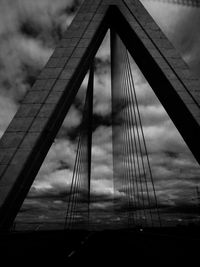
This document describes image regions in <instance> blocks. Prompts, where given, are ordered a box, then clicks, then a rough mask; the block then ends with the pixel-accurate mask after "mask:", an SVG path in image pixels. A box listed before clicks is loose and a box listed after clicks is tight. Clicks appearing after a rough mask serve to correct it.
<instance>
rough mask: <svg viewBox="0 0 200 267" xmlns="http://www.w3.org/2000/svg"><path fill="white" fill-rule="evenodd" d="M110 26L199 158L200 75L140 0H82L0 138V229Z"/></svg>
mask: <svg viewBox="0 0 200 267" xmlns="http://www.w3.org/2000/svg"><path fill="white" fill-rule="evenodd" d="M109 28H110V29H111V31H114V32H117V34H118V35H119V36H120V38H121V40H122V41H123V43H124V44H125V46H126V47H127V49H128V50H129V53H130V54H131V56H132V57H133V58H134V60H135V62H136V63H137V65H138V66H139V68H140V69H141V71H142V72H143V74H144V76H145V78H146V79H147V81H148V82H149V84H150V86H151V87H152V89H153V90H154V92H155V94H156V95H157V97H158V98H159V100H160V102H161V103H162V105H163V106H164V107H165V109H166V111H167V112H168V114H169V116H170V117H171V119H172V120H173V122H174V124H175V125H176V127H177V128H178V130H179V132H180V133H181V135H182V136H183V138H184V140H185V142H186V143H187V145H188V147H189V148H190V150H191V151H192V153H193V155H194V156H195V157H196V159H197V161H198V162H199V163H200V151H199V149H198V145H197V144H198V139H199V138H198V137H199V136H200V109H199V107H200V106H199V105H200V96H199V86H200V83H199V80H198V79H197V78H196V77H194V76H193V75H192V74H191V73H190V72H189V70H188V67H187V66H186V64H185V63H184V62H183V60H182V59H181V57H180V55H179V54H178V53H177V52H176V50H175V49H174V47H173V46H172V45H171V43H170V42H169V41H168V40H167V39H166V37H165V36H164V34H163V33H162V32H161V30H160V29H159V27H158V26H157V25H156V23H155V22H154V21H153V19H152V18H151V16H150V15H149V14H148V13H147V11H146V10H145V8H144V7H143V5H142V4H141V3H140V2H139V1H138V0H114V1H112V0H85V1H84V3H83V4H82V6H81V7H80V9H79V11H78V13H77V15H76V17H75V18H74V20H73V22H72V23H71V25H70V27H69V28H68V29H67V31H66V32H65V33H64V35H63V39H62V40H61V42H60V44H59V45H58V46H57V47H56V49H55V51H54V52H53V54H52V56H51V58H50V59H49V61H48V63H47V64H46V66H45V67H44V69H43V70H42V71H41V73H40V75H39V76H38V78H37V80H36V82H35V83H34V85H33V87H32V88H31V89H30V90H29V91H28V93H27V94H26V96H25V98H24V100H23V102H22V104H21V106H20V108H19V110H18V112H17V114H16V115H15V117H14V119H13V120H12V122H11V123H10V125H9V126H8V128H7V130H6V132H5V133H4V135H3V137H2V139H1V141H0V176H1V178H0V228H2V229H9V228H10V226H11V225H12V222H13V220H14V218H15V216H16V214H17V212H18V210H19V209H20V206H21V204H22V202H23V200H24V198H25V196H26V194H27V192H28V191H29V189H30V186H31V184H32V183H33V181H34V178H35V176H36V174H37V172H38V170H39V168H40V166H41V164H42V162H43V160H44V158H45V156H46V154H47V152H48V150H49V148H50V146H51V144H52V142H53V140H54V138H55V136H56V134H57V132H58V130H59V128H60V126H61V125H62V122H63V120H64V118H65V116H66V114H67V112H68V110H69V108H70V106H71V104H72V102H73V99H74V98H75V96H76V94H77V92H78V89H79V87H80V85H81V83H82V80H83V78H84V77H85V75H86V73H87V71H88V69H89V68H90V66H91V63H92V61H93V58H94V56H95V54H96V52H97V50H98V48H99V46H100V44H101V42H102V40H103V38H104V36H105V33H106V31H107V30H108V29H109Z"/></svg>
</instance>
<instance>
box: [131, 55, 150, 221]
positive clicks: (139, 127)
mask: <svg viewBox="0 0 200 267" xmlns="http://www.w3.org/2000/svg"><path fill="white" fill-rule="evenodd" d="M126 58H127V66H128V73H129V82H130V98H131V101H132V105H131V106H132V110H133V112H134V117H135V123H136V130H137V137H138V148H139V153H140V159H141V160H140V162H141V165H142V171H143V176H144V180H145V189H146V193H147V201H148V205H149V211H150V219H151V223H152V226H153V217H152V213H151V208H150V207H151V203H150V197H149V189H148V185H147V175H146V170H145V164H144V158H143V152H142V144H141V140H140V133H139V129H141V128H142V124H141V121H139V122H138V120H139V116H140V112H139V108H137V109H136V108H135V106H136V100H135V99H136V94H135V95H134V96H135V98H134V97H133V90H135V88H134V84H133V82H132V81H133V77H132V73H131V67H130V62H129V61H128V59H129V58H128V53H127V54H126ZM132 89H133V90H132ZM143 142H144V140H143ZM144 208H145V209H146V208H147V207H144Z"/></svg>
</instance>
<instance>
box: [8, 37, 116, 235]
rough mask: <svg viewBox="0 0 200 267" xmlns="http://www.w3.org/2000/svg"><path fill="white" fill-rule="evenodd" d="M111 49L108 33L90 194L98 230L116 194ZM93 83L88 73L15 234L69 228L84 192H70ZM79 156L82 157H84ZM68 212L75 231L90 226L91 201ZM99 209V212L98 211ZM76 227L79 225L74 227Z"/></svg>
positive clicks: (98, 63) (99, 77)
mask: <svg viewBox="0 0 200 267" xmlns="http://www.w3.org/2000/svg"><path fill="white" fill-rule="evenodd" d="M109 46H110V44H109V32H108V33H107V34H106V36H105V38H104V41H103V43H102V45H101V46H100V48H99V50H98V52H97V54H96V57H95V61H94V70H95V72H94V97H93V136H92V164H91V165H92V166H91V176H92V179H91V194H90V195H91V196H90V202H91V204H90V217H91V219H90V220H91V221H93V222H94V223H93V225H94V227H95V225H96V223H97V224H98V225H101V223H102V221H103V220H104V219H105V214H109V213H108V212H105V213H104V212H103V210H104V208H103V207H104V205H106V206H107V205H109V206H111V202H112V197H113V193H112V192H111V191H113V182H112V177H110V175H112V145H111V116H110V112H111V105H110V101H111V91H110V53H109ZM88 79H89V72H88V73H87V75H86V77H85V79H84V80H83V82H82V85H81V87H80V89H79V91H78V94H77V96H76V98H75V100H74V102H73V104H72V106H71V108H70V110H69V112H68V114H67V116H66V118H65V120H64V122H63V124H62V126H61V128H60V130H59V132H58V134H57V136H56V138H55V140H54V143H53V144H52V146H51V148H50V150H49V152H48V154H47V156H46V158H45V160H44V162H43V164H42V166H41V168H40V171H39V172H38V174H37V176H36V178H35V181H34V183H33V185H32V187H31V188H30V191H29V193H28V195H27V197H26V199H25V200H24V203H23V205H22V206H21V209H20V211H19V213H18V215H17V217H16V219H15V223H14V226H13V228H14V230H16V231H18V230H19V231H26V230H50V229H65V224H66V214H67V209H68V204H69V201H70V197H71V198H74V197H77V195H78V194H80V192H79V193H78V192H72V193H70V190H71V183H72V177H73V172H74V168H75V160H76V156H77V149H78V139H79V134H80V129H81V122H82V119H83V116H84V114H83V113H84V105H85V99H86V91H87V85H88ZM83 150H84V146H83V148H82V150H81V153H82V154H84V153H85V152H83ZM79 157H81V156H80V155H79ZM83 160H84V159H82V161H83ZM81 164H82V165H81ZM84 164H85V163H83V162H82V163H80V166H79V167H78V168H79V170H78V173H79V174H78V175H79V176H81V174H80V170H81V168H83V165H84ZM81 166H82V167H81ZM108 170H109V171H108ZM106 172H109V173H106ZM108 176H109V179H108ZM77 177H78V176H77ZM80 178H82V179H83V177H79V178H77V179H79V181H77V183H80ZM79 189H81V188H79ZM82 189H84V188H82ZM110 192H111V195H110ZM70 194H71V195H70ZM71 201H72V200H71ZM73 205H74V204H73ZM75 206H76V207H75ZM69 209H70V210H71V212H72V210H73V212H74V214H73V216H74V218H73V222H71V223H72V225H73V226H72V227H76V228H84V227H85V224H87V218H86V217H87V203H85V200H84V199H82V198H81V196H80V195H79V196H78V197H77V200H76V204H75V205H74V206H73V207H72V206H70V207H69ZM96 210H98V211H99V212H96ZM102 213H104V215H102ZM92 218H93V219H92ZM73 223H74V224H73ZM75 224H76V226H74V225H75Z"/></svg>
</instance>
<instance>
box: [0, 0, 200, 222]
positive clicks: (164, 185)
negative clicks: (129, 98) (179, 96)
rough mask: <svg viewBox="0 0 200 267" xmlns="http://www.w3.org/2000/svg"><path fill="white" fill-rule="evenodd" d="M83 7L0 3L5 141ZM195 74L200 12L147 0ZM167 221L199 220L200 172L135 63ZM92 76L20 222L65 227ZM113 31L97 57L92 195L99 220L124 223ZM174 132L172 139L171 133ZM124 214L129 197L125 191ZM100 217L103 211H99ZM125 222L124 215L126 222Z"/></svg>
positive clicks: (68, 2) (63, 0)
mask: <svg viewBox="0 0 200 267" xmlns="http://www.w3.org/2000/svg"><path fill="white" fill-rule="evenodd" d="M80 2H81V1H78V0H77V1H75V0H57V1H53V0H35V1H32V0H0V22H1V23H0V110H1V113H0V135H2V134H3V132H4V131H5V129H6V127H7V126H8V124H9V122H10V121H11V119H12V117H13V116H14V114H15V113H16V111H17V109H18V107H19V105H20V102H21V100H22V99H23V96H24V94H25V93H26V91H27V90H28V89H29V88H30V87H31V85H32V84H33V82H34V80H35V78H36V76H37V74H38V73H39V71H40V70H41V69H42V67H43V66H44V65H45V63H46V62H47V61H48V58H49V57H50V55H51V54H52V52H53V48H54V47H55V46H56V45H57V44H58V42H59V39H60V38H61V36H62V33H63V32H64V31H65V30H66V29H67V27H68V25H69V24H70V22H71V21H72V19H73V17H74V14H75V12H76V10H77V7H78V6H79V4H80ZM142 3H143V4H144V6H145V7H146V8H147V10H148V11H149V13H150V14H151V15H152V16H153V18H154V19H155V20H156V22H157V23H158V24H159V26H160V27H161V28H162V30H163V31H164V33H165V34H166V35H167V37H168V38H169V39H170V41H171V42H172V43H173V45H174V46H175V47H176V48H177V49H178V50H179V52H180V53H181V55H182V57H183V59H184V60H185V61H186V62H187V64H188V65H189V67H190V69H191V71H192V72H194V73H196V74H197V75H200V30H199V23H200V8H194V7H188V6H181V5H174V4H170V3H164V2H161V1H151V0H148V1H147V0H142ZM131 63H132V64H131V65H132V73H133V77H134V82H135V88H136V92H137V96H138V101H139V108H140V112H141V117H142V122H143V127H144V133H145V137H146V142H147V147H148V151H149V154H150V162H151V166H152V172H153V176H154V182H155V187H156V191H157V198H158V203H159V206H160V212H161V216H163V220H164V221H165V222H166V221H167V222H170V221H172V222H173V223H175V224H176V223H179V222H181V221H182V222H185V221H188V220H189V221H192V220H194V219H198V208H199V207H198V205H197V204H198V202H197V199H196V186H197V185H198V184H199V178H200V177H199V176H200V171H199V166H198V165H197V163H196V161H195V159H194V158H193V156H192V155H191V153H190V151H189V150H188V148H187V147H186V145H185V144H184V141H183V139H182V138H181V136H180V135H179V133H178V131H177V130H176V128H175V127H174V125H173V124H172V122H171V120H170V118H169V117H168V115H167V113H166V112H165V110H164V109H163V108H162V106H161V104H160V103H159V101H158V100H157V98H156V96H155V95H154V93H153V91H152V89H151V88H150V86H149V85H148V83H147V82H146V80H145V78H144V77H143V75H142V74H141V72H140V70H139V69H138V68H137V66H136V65H135V63H134V61H131ZM87 79H88V77H87V76H86V78H85V80H84V81H83V84H82V86H81V90H80V92H79V93H78V95H77V97H76V99H75V101H74V103H73V105H72V107H71V109H70V111H69V114H68V116H67V117H66V119H65V121H64V122H63V126H62V128H61V129H60V131H59V133H58V135H57V137H56V139H55V143H54V144H53V145H52V147H51V149H50V151H49V153H48V156H47V158H46V160H45V162H44V163H43V165H42V167H41V169H40V171H39V173H38V176H37V178H36V180H35V182H34V184H33V186H32V187H31V190H30V192H29V195H28V197H27V199H26V200H25V202H24V205H23V206H22V208H21V212H20V214H19V215H18V217H17V221H19V222H29V223H30V222H33V223H36V222H39V223H43V222H55V221H59V222H61V223H62V222H63V220H64V217H65V213H66V201H67V193H68V192H69V189H70V183H71V179H72V173H73V167H74V160H75V155H76V146H77V137H78V136H77V128H78V126H79V125H80V122H81V118H82V109H83V105H84V103H83V99H84V95H85V88H86V86H87ZM110 87H111V86H110V54H109V33H108V34H107V36H106V37H105V39H104V42H103V44H102V46H101V48H100V49H99V51H98V54H97V56H96V68H95V91H94V116H95V127H94V132H93V147H92V156H93V159H92V184H91V192H92V197H93V203H92V205H91V210H93V211H94V214H95V220H96V222H101V221H102V220H104V221H105V218H107V220H106V221H107V222H109V223H110V222H112V221H115V222H118V221H120V220H123V219H122V217H123V215H119V216H115V217H113V216H111V213H112V211H113V201H112V200H113V192H114V190H113V180H112V177H113V168H112V166H113V165H112V164H113V162H112V142H111V137H112V128H111V116H110V114H111V105H110V100H111V92H110ZM166 133H167V134H166ZM118 197H119V199H120V201H121V202H120V203H121V204H118V205H121V209H120V207H119V210H123V209H122V207H123V194H122V193H121V194H120V192H118ZM97 211H98V212H97ZM120 216H121V217H120Z"/></svg>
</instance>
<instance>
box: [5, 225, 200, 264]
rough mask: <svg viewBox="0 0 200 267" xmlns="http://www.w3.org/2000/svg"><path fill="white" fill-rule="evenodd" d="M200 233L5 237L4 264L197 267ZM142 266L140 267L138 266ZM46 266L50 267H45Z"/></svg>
mask: <svg viewBox="0 0 200 267" xmlns="http://www.w3.org/2000/svg"><path fill="white" fill-rule="evenodd" d="M199 241H200V231H199V229H197V230H196V231H195V230H194V229H184V228H180V229H167V228H165V229H162V230H161V229H160V230H159V229H148V230H146V229H145V230H143V231H140V230H139V229H138V230H132V231H128V230H113V231H112V230H105V231H98V232H87V231H74V232H63V231H53V232H48V231H46V232H34V233H33V232H32V233H23V234H22V233H15V234H2V235H1V241H0V251H1V260H6V262H7V263H10V262H12V263H13V262H14V263H15V264H16V263H20V264H22V263H25V264H29V263H35V264H36V263H37V264H38V263H41V262H43V263H45V264H47V263H52V262H55V263H56V264H58V265H57V266H61V265H59V264H63V263H66V264H67V265H66V266H78V265H77V264H80V263H81V264H82V265H84V266H86V265H89V266H96V265H97V264H98V265H99V264H103V265H105V266H106V265H107V264H108V263H109V264H111V266H114V265H115V264H117V263H119V262H122V263H123V264H124V266H128V264H129V265H130V264H131V265H132V264H133V265H134V264H136V263H137V265H135V266H146V265H147V264H148V265H149V264H153V265H154V266H173V265H174V264H176V266H182V264H183V263H184V265H185V264H187V266H193V264H195V262H196V263H197V262H198V250H199V247H198V246H199ZM138 264H140V265H138ZM45 266H46V265H45Z"/></svg>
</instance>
